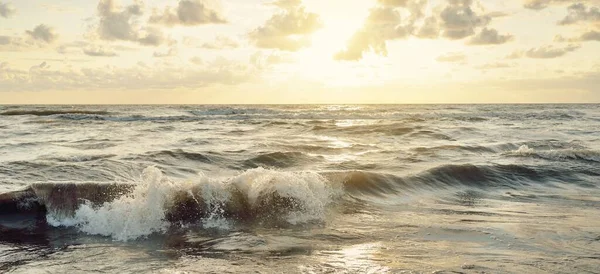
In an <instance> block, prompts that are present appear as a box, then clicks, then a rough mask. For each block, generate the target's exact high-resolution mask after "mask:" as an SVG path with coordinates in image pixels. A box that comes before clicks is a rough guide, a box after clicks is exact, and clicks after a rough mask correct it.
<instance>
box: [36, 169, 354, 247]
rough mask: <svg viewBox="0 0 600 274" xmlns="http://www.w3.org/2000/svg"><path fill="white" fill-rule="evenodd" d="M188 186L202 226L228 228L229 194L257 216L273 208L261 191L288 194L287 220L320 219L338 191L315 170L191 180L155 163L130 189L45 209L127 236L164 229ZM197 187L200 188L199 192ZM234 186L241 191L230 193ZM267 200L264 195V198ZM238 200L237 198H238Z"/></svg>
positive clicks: (57, 219)
mask: <svg viewBox="0 0 600 274" xmlns="http://www.w3.org/2000/svg"><path fill="white" fill-rule="evenodd" d="M181 191H184V192H187V193H189V194H190V195H191V197H192V198H193V199H195V200H196V202H197V203H199V204H200V203H203V204H202V205H201V206H202V208H203V209H204V210H205V211H206V212H205V214H204V217H203V218H202V219H201V220H198V221H199V223H201V224H202V226H203V227H204V228H217V229H225V230H227V229H230V228H231V227H232V225H233V221H232V220H230V219H227V218H226V214H225V211H226V207H227V204H228V202H231V200H232V199H235V198H238V199H240V198H241V199H245V200H246V201H247V202H248V204H249V206H250V208H235V210H240V211H248V212H250V211H252V212H254V213H255V214H257V215H258V216H257V217H261V216H260V215H261V214H264V215H268V214H271V213H272V212H269V211H268V210H265V209H264V208H260V207H261V206H263V205H264V202H265V201H264V200H263V201H260V199H262V198H264V197H271V196H270V195H277V196H279V197H284V198H292V199H293V201H295V202H296V203H297V205H296V207H294V208H293V209H292V210H290V211H288V212H286V213H285V214H286V215H285V216H278V217H281V218H283V219H284V220H286V221H287V222H289V223H290V224H292V225H297V224H302V223H307V222H313V221H323V220H325V217H326V216H325V215H326V209H327V205H328V204H330V203H331V202H332V201H333V198H334V197H335V196H336V195H338V194H339V193H341V191H342V190H341V188H340V189H339V190H338V191H339V192H336V188H335V187H333V186H332V185H331V184H330V183H328V181H327V179H325V178H324V177H323V176H321V175H319V174H317V173H314V172H283V171H274V170H267V169H263V168H258V169H253V170H248V171H246V172H243V173H242V174H240V175H238V176H234V177H229V178H223V179H216V178H210V177H208V176H206V175H204V174H199V175H198V177H197V178H195V181H182V182H175V181H172V180H170V179H169V178H167V177H166V176H164V175H163V173H162V172H161V171H160V170H158V169H157V168H155V167H149V168H146V169H145V170H144V172H143V174H142V176H141V178H140V180H139V182H137V186H136V188H135V189H134V190H133V192H132V193H130V194H129V195H126V196H122V197H120V198H118V199H116V200H115V201H112V202H110V203H104V204H102V205H93V204H90V203H86V204H83V205H81V206H80V207H79V208H78V209H77V210H76V211H75V213H74V215H73V216H71V217H65V216H64V215H56V214H48V216H47V221H48V223H49V224H51V225H53V226H68V227H77V228H78V229H79V230H81V231H82V232H85V233H88V234H92V235H102V236H109V237H112V238H113V239H114V240H118V241H129V240H135V239H138V238H142V237H146V236H148V235H150V234H152V233H162V232H165V231H166V229H167V228H168V227H169V225H170V224H169V223H168V222H167V221H166V220H165V219H166V218H165V217H166V211H167V209H168V208H170V207H171V206H173V203H176V202H177V201H176V200H174V199H172V198H173V197H174V196H173V194H174V193H176V192H181ZM198 191H199V193H198ZM232 191H237V192H239V193H240V194H241V197H239V196H238V197H236V196H234V195H232ZM267 202H269V201H267ZM238 204H239V203H238Z"/></svg>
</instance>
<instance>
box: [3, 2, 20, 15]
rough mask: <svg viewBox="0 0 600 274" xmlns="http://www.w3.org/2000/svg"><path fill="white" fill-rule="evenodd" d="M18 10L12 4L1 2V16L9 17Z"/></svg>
mask: <svg viewBox="0 0 600 274" xmlns="http://www.w3.org/2000/svg"><path fill="white" fill-rule="evenodd" d="M16 12H17V11H16V10H15V8H13V6H12V5H10V4H6V3H2V2H0V17H4V18H8V17H10V16H12V15H14V14H15V13H16Z"/></svg>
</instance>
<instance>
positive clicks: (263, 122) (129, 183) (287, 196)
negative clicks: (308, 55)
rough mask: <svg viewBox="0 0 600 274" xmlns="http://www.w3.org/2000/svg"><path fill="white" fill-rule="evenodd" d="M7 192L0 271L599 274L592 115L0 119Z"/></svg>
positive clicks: (170, 112) (20, 111) (24, 115)
mask: <svg viewBox="0 0 600 274" xmlns="http://www.w3.org/2000/svg"><path fill="white" fill-rule="evenodd" d="M107 185H121V186H125V187H123V189H122V190H123V191H122V192H119V194H118V195H112V194H111V195H108V194H106V193H97V192H98V191H105V188H103V186H107ZM23 189H30V190H31V193H33V194H35V197H33V198H32V197H29V198H28V199H30V200H28V201H23V203H25V202H27V203H37V205H39V206H40V208H43V210H42V209H40V210H42V211H41V212H42V213H41V216H39V214H38V215H35V214H34V215H32V214H29V213H28V214H25V213H23V214H22V213H20V212H18V210H17V211H15V212H3V211H8V209H7V208H8V207H6V206H5V208H4V209H2V208H0V212H3V213H2V214H0V272H8V273H88V272H97V273H144V272H151V273H282V272H285V273H432V272H435V273H458V272H461V273H481V272H485V273H600V218H599V216H600V105H360V106H358V105H357V106H352V105H339V106H338V105H318V106H311V105H290V106H258V105H257V106H0V193H12V192H14V191H19V190H23ZM86 191H87V192H86ZM94 191H96V192H94ZM90 193H92V194H90ZM33 194H32V195H33ZM103 194H106V195H105V197H103V198H104V200H102V199H100V200H102V202H98V201H99V200H98V201H96V202H94V200H93V199H87V198H86V197H88V196H90V195H92V196H93V195H96V197H97V196H98V195H103ZM113 194H114V193H113ZM4 195H5V196H3V197H7V196H6V195H11V194H4ZM86 195H88V196H86ZM109 196H110V197H109ZM107 197H109V198H107ZM31 199H33V200H31ZM28 205H29V206H31V204H28ZM21 206H23V208H24V207H25V206H27V205H25V204H19V206H18V208H21ZM173 212H175V213H173Z"/></svg>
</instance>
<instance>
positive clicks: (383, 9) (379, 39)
mask: <svg viewBox="0 0 600 274" xmlns="http://www.w3.org/2000/svg"><path fill="white" fill-rule="evenodd" d="M377 3H378V6H377V7H375V8H373V9H371V11H370V14H369V16H368V17H367V20H366V22H365V25H364V26H363V27H362V28H361V29H360V30H359V31H357V32H356V33H355V34H354V35H353V36H352V38H351V39H350V41H349V42H348V44H347V46H346V49H345V50H342V51H340V52H338V53H337V54H336V55H335V56H334V58H335V59H337V60H354V61H355V60H360V59H361V58H362V57H363V54H364V53H365V52H368V51H371V52H374V53H375V54H378V55H382V56H386V55H387V42H388V41H392V40H397V39H403V38H407V37H410V36H414V37H417V38H421V39H437V38H440V37H443V38H446V39H450V40H460V39H464V38H467V37H469V36H473V35H475V34H476V31H477V29H479V28H483V30H481V31H480V32H479V34H477V35H476V36H475V37H473V38H472V39H471V40H470V41H468V42H467V44H470V45H492V44H496V45H497V44H503V43H506V42H508V41H510V40H511V39H512V35H509V34H506V35H500V34H498V31H497V30H495V29H491V28H486V26H487V25H488V24H489V23H490V22H491V20H492V18H496V17H502V16H506V15H507V14H506V13H504V12H490V13H483V8H480V6H477V7H478V8H479V9H480V10H482V11H481V12H477V11H475V9H474V6H476V5H475V4H476V2H475V1H473V0H448V2H447V3H446V4H443V5H441V6H438V7H434V8H432V10H431V13H432V14H430V15H428V16H425V14H426V12H425V8H426V6H427V4H429V2H428V1H422V0H378V1H377ZM480 13H481V14H480Z"/></svg>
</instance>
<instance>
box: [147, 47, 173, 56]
mask: <svg viewBox="0 0 600 274" xmlns="http://www.w3.org/2000/svg"><path fill="white" fill-rule="evenodd" d="M177 52H178V51H177V48H173V47H172V48H169V49H168V50H167V51H155V52H154V53H153V54H152V56H154V57H156V58H163V57H171V56H175V55H177Z"/></svg>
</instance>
